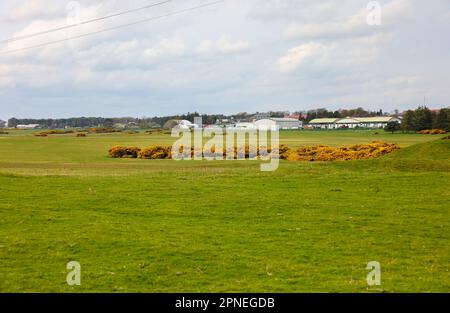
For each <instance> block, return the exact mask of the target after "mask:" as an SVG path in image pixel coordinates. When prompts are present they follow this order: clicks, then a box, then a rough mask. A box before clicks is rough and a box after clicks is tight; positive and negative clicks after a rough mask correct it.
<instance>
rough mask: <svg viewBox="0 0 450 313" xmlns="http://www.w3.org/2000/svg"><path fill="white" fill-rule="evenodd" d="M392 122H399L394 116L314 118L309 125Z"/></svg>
mask: <svg viewBox="0 0 450 313" xmlns="http://www.w3.org/2000/svg"><path fill="white" fill-rule="evenodd" d="M392 120H399V119H398V118H397V117H394V116H376V117H346V118H316V119H313V120H312V121H311V122H309V124H334V123H338V124H346V123H388V122H390V121H392Z"/></svg>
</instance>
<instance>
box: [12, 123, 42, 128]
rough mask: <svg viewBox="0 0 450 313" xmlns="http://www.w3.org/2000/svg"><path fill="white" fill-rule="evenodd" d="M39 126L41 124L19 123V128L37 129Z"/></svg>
mask: <svg viewBox="0 0 450 313" xmlns="http://www.w3.org/2000/svg"><path fill="white" fill-rule="evenodd" d="M38 127H39V124H27V125H17V126H16V128H17V129H36V128H38Z"/></svg>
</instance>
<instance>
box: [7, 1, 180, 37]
mask: <svg viewBox="0 0 450 313" xmlns="http://www.w3.org/2000/svg"><path fill="white" fill-rule="evenodd" d="M169 2H172V0H165V1H162V2H158V3H153V4H149V5H146V6H143V7H140V8H135V9H130V10H126V11H122V12H118V13H114V14H110V15H106V16H102V17H98V18H94V19H91V20H86V21H82V22H80V23H76V24H71V25H66V26H61V27H57V28H53V29H48V30H44V31H40V32H37V33H32V34H28V35H23V36H18V37H13V38H9V39H4V40H0V44H3V43H8V42H15V41H19V40H23V39H27V38H32V37H36V36H41V35H45V34H49V33H53V32H57V31H61V30H64V29H69V28H74V27H77V26H80V25H86V24H90V23H94V22H98V21H102V20H106V19H108V18H112V17H117V16H120V15H124V14H129V13H133V12H137V11H141V10H145V9H149V8H153V7H156V6H160V5H164V4H167V3H169Z"/></svg>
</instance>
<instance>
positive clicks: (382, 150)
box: [287, 142, 399, 161]
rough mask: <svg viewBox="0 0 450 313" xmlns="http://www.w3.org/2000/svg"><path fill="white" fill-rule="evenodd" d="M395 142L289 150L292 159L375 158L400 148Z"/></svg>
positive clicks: (288, 157)
mask: <svg viewBox="0 0 450 313" xmlns="http://www.w3.org/2000/svg"><path fill="white" fill-rule="evenodd" d="M398 149H399V147H398V146H397V145H395V144H389V143H385V142H372V143H370V144H362V145H361V144H360V145H353V146H349V147H342V148H335V147H328V146H322V145H319V146H312V147H301V148H298V149H296V150H290V151H289V152H287V160H290V161H337V160H347V161H348V160H362V159H373V158H377V157H380V156H382V155H384V154H387V153H391V152H393V151H395V150H398Z"/></svg>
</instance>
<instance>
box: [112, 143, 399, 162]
mask: <svg viewBox="0 0 450 313" xmlns="http://www.w3.org/2000/svg"><path fill="white" fill-rule="evenodd" d="M398 149H400V148H399V147H398V146H397V145H396V144H390V143H386V142H376V141H375V142H372V143H369V144H358V145H352V146H348V147H341V148H336V147H329V146H323V145H318V146H306V147H300V148H297V149H291V148H289V147H287V146H285V145H280V147H279V148H278V151H277V150H276V149H275V148H271V147H260V148H257V147H254V146H246V147H245V148H244V147H239V148H238V147H234V148H228V151H227V149H224V148H223V147H217V148H215V147H212V148H211V149H210V150H209V151H202V150H200V149H199V150H195V149H194V148H190V149H188V152H187V155H186V156H185V157H193V156H194V155H198V156H202V155H203V156H204V157H213V156H216V155H215V153H216V151H217V152H219V151H221V150H222V154H223V157H224V158H225V157H227V156H233V157H235V158H236V156H238V155H239V156H244V155H245V158H247V159H248V158H256V157H257V156H259V157H268V156H271V157H272V158H274V157H276V156H275V155H276V154H277V152H278V154H279V158H280V159H285V160H289V161H338V160H344V161H347V160H362V159H374V158H378V157H380V156H382V155H385V154H388V153H391V152H393V151H395V150H398ZM227 152H228V154H227ZM179 153H183V147H180V151H179ZM220 154H221V153H220V152H219V155H220ZM109 155H110V157H112V158H140V159H149V160H157V159H171V158H172V156H173V151H172V147H171V146H151V147H148V148H143V149H140V148H138V147H124V146H115V147H112V148H111V149H109Z"/></svg>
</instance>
